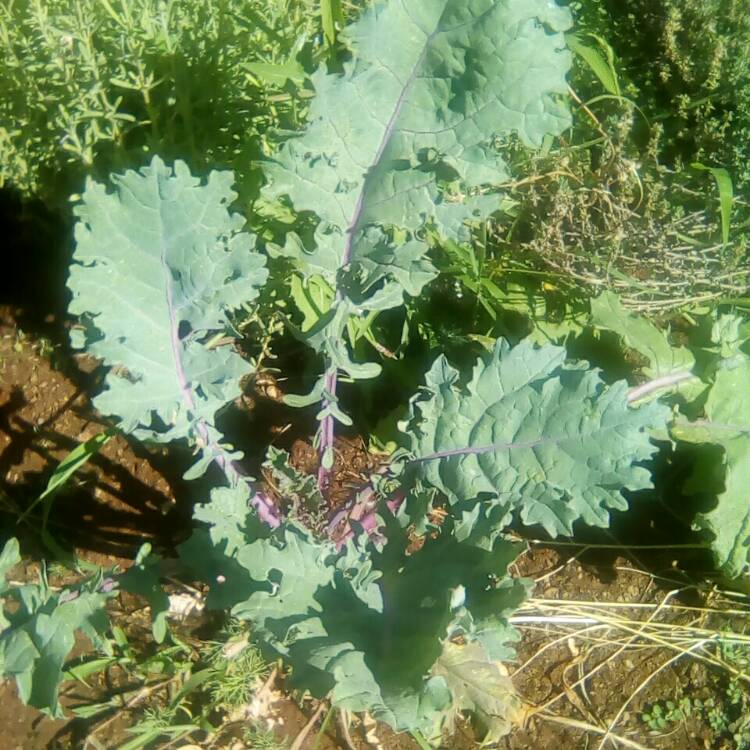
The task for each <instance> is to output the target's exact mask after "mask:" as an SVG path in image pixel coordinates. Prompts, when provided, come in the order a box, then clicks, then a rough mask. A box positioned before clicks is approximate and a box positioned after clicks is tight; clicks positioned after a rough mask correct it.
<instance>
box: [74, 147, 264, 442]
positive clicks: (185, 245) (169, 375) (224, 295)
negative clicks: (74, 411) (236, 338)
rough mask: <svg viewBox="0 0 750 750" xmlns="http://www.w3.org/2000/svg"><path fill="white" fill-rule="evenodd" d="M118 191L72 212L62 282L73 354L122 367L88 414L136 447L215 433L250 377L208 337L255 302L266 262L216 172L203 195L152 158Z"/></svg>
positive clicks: (226, 176)
mask: <svg viewBox="0 0 750 750" xmlns="http://www.w3.org/2000/svg"><path fill="white" fill-rule="evenodd" d="M113 182H114V184H115V192H113V193H108V192H107V190H106V188H105V187H104V186H103V185H100V184H97V183H95V182H89V184H88V186H87V189H86V192H85V194H84V196H83V201H82V203H81V205H80V206H78V207H77V209H76V214H77V216H78V218H79V222H78V225H77V227H76V251H75V254H74V256H73V260H74V264H73V265H72V266H71V269H70V278H69V280H68V287H69V288H70V290H71V293H72V297H73V299H72V301H71V304H70V311H71V312H72V313H73V314H75V315H78V316H79V317H80V320H81V322H82V323H83V326H84V327H83V330H82V331H81V330H78V331H76V334H77V335H76V336H75V337H74V343H75V344H77V345H78V346H79V347H84V346H85V347H86V350H87V351H88V352H90V353H91V354H93V355H94V356H96V357H99V358H100V359H101V360H103V361H104V362H105V363H106V364H108V365H110V366H113V367H115V368H117V367H119V368H124V369H119V370H118V369H114V370H112V371H110V375H109V377H108V379H107V389H106V390H105V391H104V392H103V393H102V394H101V395H100V396H98V397H97V398H96V399H95V404H96V406H97V408H98V409H99V410H100V411H102V412H103V413H104V414H116V415H117V416H118V417H119V418H120V419H121V420H122V427H123V429H125V430H126V431H136V434H139V435H140V436H141V437H149V438H151V439H156V440H165V441H166V440H174V439H177V438H180V437H187V436H188V435H191V434H194V433H195V431H196V430H198V431H199V432H200V431H202V432H204V433H206V429H207V428H205V427H204V428H201V427H199V426H197V425H199V424H201V423H202V424H204V425H205V424H208V425H210V424H212V423H213V418H214V414H215V413H216V411H217V410H218V409H219V408H220V407H222V406H223V405H224V404H225V403H226V402H227V401H230V400H232V399H233V398H235V397H237V396H238V395H239V379H240V377H241V376H242V375H244V374H246V373H247V370H248V367H247V365H246V363H245V362H244V360H242V359H241V358H240V356H239V355H238V354H236V353H235V352H234V351H233V350H232V349H231V348H228V347H214V348H209V347H208V346H206V337H207V336H208V334H210V333H212V332H215V331H217V330H223V329H224V328H225V327H226V326H227V319H226V316H227V313H228V311H230V310H231V309H233V308H237V307H239V306H240V305H241V304H242V303H243V302H245V301H251V300H253V299H254V298H255V297H256V296H257V289H258V287H260V286H262V285H263V283H264V282H265V280H266V277H267V273H266V271H265V268H264V264H265V260H264V258H263V256H261V255H260V254H258V253H254V252H252V250H253V238H252V237H251V236H250V235H247V234H243V233H240V232H239V229H240V228H241V227H242V225H243V220H242V219H241V218H240V217H239V216H238V215H236V214H230V213H229V211H228V210H227V206H228V204H230V203H231V202H232V201H233V200H234V198H236V193H234V192H233V191H232V189H231V184H232V174H231V173H229V172H224V173H220V172H212V173H210V175H209V177H208V180H207V181H206V183H205V184H202V183H201V181H200V180H198V179H196V178H194V177H192V176H191V174H190V172H189V171H188V169H187V167H186V166H185V164H183V163H182V162H177V163H176V164H175V166H174V169H172V168H168V167H166V166H165V165H164V163H163V162H162V161H161V160H160V159H159V158H158V157H157V158H154V160H153V161H152V163H151V166H150V167H144V168H143V169H142V170H141V171H140V172H139V173H137V172H126V173H125V175H124V176H122V177H119V178H113ZM81 334H82V335H81ZM200 437H202V438H203V441H204V443H205V442H207V439H206V434H203V435H201V436H200Z"/></svg>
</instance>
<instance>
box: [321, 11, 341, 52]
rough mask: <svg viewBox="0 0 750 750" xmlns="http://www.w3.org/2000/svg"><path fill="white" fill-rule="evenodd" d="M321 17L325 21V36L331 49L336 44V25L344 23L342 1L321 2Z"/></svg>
mask: <svg viewBox="0 0 750 750" xmlns="http://www.w3.org/2000/svg"><path fill="white" fill-rule="evenodd" d="M320 15H321V17H322V19H323V34H324V36H325V38H326V43H327V44H328V46H329V47H332V46H333V45H334V44H336V24H337V23H338V24H343V23H344V14H343V12H342V10H341V0H320Z"/></svg>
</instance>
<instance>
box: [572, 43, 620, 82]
mask: <svg viewBox="0 0 750 750" xmlns="http://www.w3.org/2000/svg"><path fill="white" fill-rule="evenodd" d="M586 36H588V37H590V38H592V39H594V41H595V42H596V43H597V44H598V45H599V47H600V48H601V49H603V50H604V53H605V55H606V56H607V57H606V59H605V58H604V57H603V56H602V54H601V53H600V52H599V50H598V49H596V47H592V46H591V45H589V44H585V43H584V42H583V41H582V40H581V35H580V34H566V35H565V41H566V42H567V43H568V47H570V49H571V50H573V52H574V53H575V54H576V55H578V56H579V57H580V58H581V59H582V60H583V61H584V62H585V63H586V64H587V65H588V66H589V68H590V69H591V72H592V73H593V74H594V75H595V76H596V77H597V78H598V79H599V81H600V83H601V84H602V86H604V88H605V89H606V90H607V91H608V92H609V93H610V94H612V95H614V96H620V81H619V79H618V77H617V70H616V68H615V64H614V63H615V58H614V51H613V50H612V47H611V46H610V45H609V44H608V43H607V42H606V41H605V40H604V39H602V37H600V36H598V35H596V34H586Z"/></svg>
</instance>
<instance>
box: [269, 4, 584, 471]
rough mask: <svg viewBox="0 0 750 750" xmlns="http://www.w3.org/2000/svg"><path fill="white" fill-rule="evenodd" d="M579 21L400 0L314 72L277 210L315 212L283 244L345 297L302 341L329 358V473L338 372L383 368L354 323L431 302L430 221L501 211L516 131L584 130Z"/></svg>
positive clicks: (285, 150)
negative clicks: (425, 295) (572, 84)
mask: <svg viewBox="0 0 750 750" xmlns="http://www.w3.org/2000/svg"><path fill="white" fill-rule="evenodd" d="M569 25H570V17H569V14H568V13H567V11H565V10H564V9H562V8H560V7H558V6H557V5H556V4H555V3H548V2H542V1H541V0H539V1H538V2H537V1H536V0H535V1H534V2H517V1H516V0H494V1H492V0H472V2H469V3H466V2H463V1H461V2H459V1H458V0H440V2H430V3H426V2H418V3H414V2H409V3H406V2H402V1H401V0H398V1H397V0H392V1H391V2H389V3H379V4H377V5H375V6H374V7H373V8H372V9H371V10H368V11H366V12H365V13H364V14H363V15H362V17H361V19H360V20H359V21H358V22H356V23H355V24H353V25H351V26H350V27H348V28H347V29H346V30H345V31H344V32H342V35H341V39H342V40H343V41H344V43H345V44H347V46H348V47H349V48H350V50H351V53H352V57H351V59H350V60H349V61H347V62H346V63H344V66H343V72H341V73H339V72H336V73H333V74H331V73H329V72H328V71H327V69H326V68H325V67H321V68H320V69H319V70H318V71H317V73H315V74H314V75H313V77H312V81H313V84H314V86H315V89H316V96H315V99H314V100H313V102H312V104H311V106H310V114H309V118H308V123H309V124H308V127H307V129H306V131H305V132H304V133H303V134H301V135H298V136H296V137H293V138H291V139H289V140H288V141H287V142H286V143H285V144H284V146H283V147H282V148H281V150H280V151H279V153H278V154H277V155H276V156H275V157H274V160H273V161H272V162H271V163H270V164H268V165H266V168H265V173H266V175H267V177H268V178H269V181H270V184H269V186H268V187H267V188H266V189H265V191H264V201H265V203H266V204H273V203H279V202H281V203H282V204H285V205H289V206H291V208H292V209H293V210H294V212H295V213H296V214H297V217H298V218H300V216H302V217H303V219H304V221H300V222H298V224H300V226H298V227H296V229H297V230H298V231H292V232H289V233H288V234H287V235H286V237H285V239H284V241H283V244H282V245H281V246H278V247H276V248H274V251H275V252H277V253H279V254H282V255H284V256H286V257H289V258H291V259H292V260H293V262H294V264H295V267H296V269H297V270H298V272H299V273H300V274H301V275H302V276H303V277H304V278H305V280H306V281H308V282H309V281H310V280H311V279H313V278H314V277H317V276H322V277H323V278H324V279H325V281H326V282H327V283H328V284H329V285H330V287H331V288H332V289H333V290H334V294H333V295H332V296H333V299H332V301H331V304H330V307H329V308H328V309H326V310H324V311H322V314H321V316H320V319H319V320H318V321H317V322H316V323H315V324H314V325H312V326H311V327H310V328H309V330H305V331H300V332H299V333H300V335H301V336H302V337H303V338H304V339H305V340H306V341H307V343H308V344H309V345H310V346H312V347H313V348H314V349H315V350H316V351H318V352H319V353H321V354H323V355H324V356H325V359H326V373H325V375H324V376H323V377H322V378H321V379H320V381H319V382H318V384H317V386H316V387H315V389H314V390H313V393H312V394H311V396H310V401H311V402H315V401H316V400H319V399H321V397H322V398H323V401H324V407H323V409H322V410H321V412H320V414H319V415H318V416H319V419H320V420H321V421H322V422H323V424H324V426H323V427H322V428H321V432H322V435H321V442H322V445H321V447H322V449H323V451H324V454H325V455H326V462H327V463H328V464H330V460H331V457H330V450H331V446H330V437H329V434H328V433H329V432H330V429H331V428H330V427H329V426H327V424H326V423H328V424H330V421H331V420H332V419H334V418H335V419H339V420H340V419H341V412H340V410H339V409H338V406H337V399H336V376H337V371H338V370H343V372H344V373H346V374H347V375H348V376H350V377H352V378H354V379H357V378H371V377H374V376H376V375H377V374H378V371H379V368H378V367H377V366H376V365H375V364H368V365H359V364H355V363H354V362H353V361H352V360H351V358H350V356H349V354H348V352H347V350H346V345H345V343H344V331H345V327H346V324H347V321H348V319H349V317H350V316H351V315H353V314H357V315H359V314H362V313H366V312H369V311H382V310H387V309H390V308H393V307H398V306H400V305H401V304H402V303H403V300H404V295H405V294H408V295H411V296H416V295H418V294H419V292H420V291H421V290H422V288H423V287H424V285H425V284H426V283H427V282H428V281H429V280H430V279H431V278H432V277H433V276H434V274H435V271H434V268H433V267H432V265H431V263H430V262H429V261H428V260H427V259H426V253H427V250H428V247H429V246H428V244H427V242H426V241H425V240H424V239H423V238H422V237H421V234H422V232H423V230H424V228H425V226H426V225H429V226H432V227H434V229H435V231H436V232H437V233H438V234H439V235H440V236H444V237H446V238H451V239H458V238H459V237H464V238H466V237H467V236H468V233H467V228H466V226H465V225H466V224H467V222H476V221H480V220H483V219H485V218H486V217H487V216H489V215H490V214H492V213H494V212H496V211H497V210H499V209H500V207H501V202H500V201H501V198H500V195H498V193H497V190H498V187H499V186H500V185H501V184H502V183H503V182H505V181H507V179H508V176H509V173H508V169H507V165H506V163H505V161H504V159H503V147H504V146H505V144H506V143H507V140H508V139H509V138H510V137H511V136H512V135H514V134H518V137H519V138H520V139H521V140H522V141H523V143H525V144H526V145H528V146H537V147H538V146H540V145H541V144H542V141H543V139H544V137H545V135H547V134H548V133H552V134H558V133H560V132H561V131H562V130H564V129H565V128H566V127H567V126H568V125H569V123H570V118H569V115H568V112H567V108H566V106H565V103H564V102H563V101H561V96H562V95H563V94H565V93H566V91H567V87H566V83H565V74H566V72H567V69H568V67H569V63H570V56H569V53H568V52H567V50H566V49H565V40H564V37H563V34H562V33H561V32H563V31H565V30H566V29H567V28H568V27H569ZM532 60H533V65H531V64H529V63H530V62H531V61H532ZM266 210H268V209H267V208H266ZM276 210H277V211H278V208H277V209H276ZM311 216H313V217H314V221H315V223H314V225H312V226H311V220H310V217H311Z"/></svg>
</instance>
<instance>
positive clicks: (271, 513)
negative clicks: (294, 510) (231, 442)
mask: <svg viewBox="0 0 750 750" xmlns="http://www.w3.org/2000/svg"><path fill="white" fill-rule="evenodd" d="M161 264H162V268H163V270H164V276H165V278H166V279H167V283H166V297H167V309H168V310H169V328H170V339H171V345H172V358H173V361H174V366H175V372H176V373H177V381H178V382H179V384H180V391H181V393H182V398H183V400H184V402H185V405H186V406H187V408H188V410H189V411H191V412H194V411H195V398H194V397H193V390H192V388H191V387H190V381H189V380H188V379H187V375H186V374H185V367H184V365H183V362H182V352H183V344H182V339H181V338H180V334H179V321H178V320H177V311H176V308H175V304H174V293H173V290H172V284H171V282H170V279H171V278H172V273H171V271H170V269H169V265H168V264H167V259H166V255H165V253H164V251H162V255H161ZM196 430H197V432H198V435H199V436H200V438H201V440H202V441H203V445H204V446H205V447H206V448H207V449H208V450H210V451H211V455H212V457H213V460H214V461H215V463H216V464H217V465H218V466H219V468H221V470H222V471H223V472H224V475H225V476H226V478H227V481H228V482H229V483H230V484H231V485H234V484H239V483H240V482H241V481H244V482H247V483H248V485H249V482H248V479H247V477H246V475H245V473H244V471H243V470H242V468H241V467H240V466H239V464H238V463H237V462H236V461H232V460H231V458H230V457H229V456H228V455H227V452H226V450H225V449H224V448H222V447H221V445H219V443H217V442H216V441H215V440H213V439H212V438H211V435H210V433H209V430H208V426H207V425H206V423H205V422H204V421H203V420H202V419H199V420H198V421H197V424H196ZM250 491H251V492H252V488H250ZM250 504H251V505H252V506H253V508H255V510H256V511H257V513H258V517H259V518H260V519H261V520H262V521H263V522H264V523H267V524H268V525H269V526H270V527H271V528H277V527H278V526H279V525H280V524H281V518H280V516H279V513H278V510H277V509H276V508H275V507H274V505H273V504H272V503H271V501H270V500H269V499H268V498H267V497H266V496H265V495H263V494H262V493H255V494H254V495H253V497H252V498H251V499H250Z"/></svg>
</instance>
